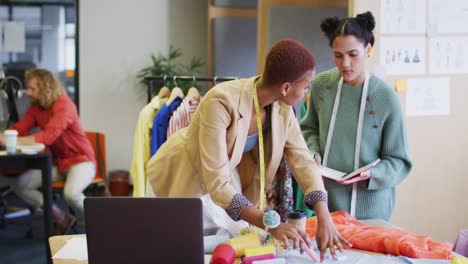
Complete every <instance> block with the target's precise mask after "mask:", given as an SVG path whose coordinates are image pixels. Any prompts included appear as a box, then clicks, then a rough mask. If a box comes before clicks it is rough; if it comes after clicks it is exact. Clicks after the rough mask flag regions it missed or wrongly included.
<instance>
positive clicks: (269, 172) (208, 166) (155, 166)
mask: <svg viewBox="0 0 468 264" xmlns="http://www.w3.org/2000/svg"><path fill="white" fill-rule="evenodd" d="M255 78H256V77H252V78H248V79H239V80H235V81H230V82H224V83H221V84H219V85H216V86H215V87H213V88H212V89H211V90H210V91H209V92H208V93H207V94H206V95H205V96H204V97H203V101H202V102H201V103H200V105H199V106H198V109H197V111H196V112H195V115H194V118H193V120H192V122H191V123H190V125H189V126H188V127H186V128H184V129H182V130H179V131H178V132H177V133H176V134H174V135H172V136H171V137H170V138H169V139H168V140H167V141H166V143H165V144H164V145H162V146H161V148H160V149H159V150H158V152H157V153H156V154H155V155H154V156H153V157H152V158H151V159H150V161H149V162H148V165H147V166H146V169H147V175H148V179H149V181H150V184H151V187H152V189H153V192H154V194H155V195H156V196H158V197H200V196H202V195H204V194H207V193H209V194H210V197H211V199H212V200H213V202H215V203H216V204H217V205H218V206H220V207H222V208H227V207H228V206H229V204H230V202H231V201H232V197H233V196H234V195H235V194H237V193H238V191H236V189H235V188H234V185H233V181H234V180H233V179H234V177H233V170H237V171H238V172H239V176H240V181H241V187H242V194H243V195H244V196H245V197H247V199H249V200H250V201H251V202H253V203H254V204H255V203H257V202H258V200H259V196H260V195H259V191H260V177H259V173H258V166H257V165H256V162H255V160H256V159H257V157H258V155H255V154H254V153H253V152H254V151H255V149H254V150H252V151H251V152H248V153H245V154H244V152H243V151H244V146H245V142H246V140H247V134H248V130H249V127H250V121H251V118H252V110H253V86H254V80H255ZM270 118H271V120H270V121H271V122H270V124H271V125H270V128H269V130H268V132H267V133H265V161H266V164H265V166H266V167H265V186H269V185H270V184H271V182H272V180H273V179H274V176H275V174H276V172H277V170H278V167H279V164H280V162H281V158H282V157H283V156H284V157H285V158H286V160H287V161H288V164H290V166H291V170H292V172H293V175H294V176H295V177H296V178H297V180H298V182H299V184H300V185H301V187H302V189H303V190H304V192H305V193H309V192H311V191H315V190H322V191H325V189H324V186H323V182H322V177H321V175H320V171H319V168H318V167H317V165H316V164H315V162H314V159H313V157H312V153H311V152H310V151H309V149H308V148H307V145H306V143H305V141H304V138H303V137H302V134H301V130H300V128H299V123H298V122H297V119H296V117H295V116H294V112H293V109H292V107H291V106H289V105H286V104H283V103H280V102H275V103H273V105H272V107H271V117H270Z"/></svg>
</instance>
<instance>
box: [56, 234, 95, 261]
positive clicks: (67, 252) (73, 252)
mask: <svg viewBox="0 0 468 264" xmlns="http://www.w3.org/2000/svg"><path fill="white" fill-rule="evenodd" d="M52 258H53V259H76V260H88V247H87V245H86V237H74V238H72V239H70V240H68V241H67V243H66V244H65V246H63V248H61V249H60V250H59V251H58V252H57V253H55V255H54V256H53V257H52Z"/></svg>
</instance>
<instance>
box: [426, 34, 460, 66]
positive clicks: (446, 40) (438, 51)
mask: <svg viewBox="0 0 468 264" xmlns="http://www.w3.org/2000/svg"><path fill="white" fill-rule="evenodd" d="M429 56H430V62H429V72H430V73H433V74H460V73H468V37H438V38H432V39H431V40H430V42H429Z"/></svg>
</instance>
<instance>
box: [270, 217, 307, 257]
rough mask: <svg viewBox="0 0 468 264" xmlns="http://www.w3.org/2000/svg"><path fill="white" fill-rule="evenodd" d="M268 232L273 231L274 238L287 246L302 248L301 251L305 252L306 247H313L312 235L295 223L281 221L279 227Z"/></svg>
mask: <svg viewBox="0 0 468 264" xmlns="http://www.w3.org/2000/svg"><path fill="white" fill-rule="evenodd" d="M268 232H270V233H271V235H272V236H273V238H275V239H276V240H278V241H281V242H282V243H283V245H284V247H286V248H289V247H290V246H293V247H294V248H300V251H301V253H302V252H304V247H308V248H312V240H311V239H310V237H309V236H308V235H307V234H306V233H305V232H304V231H302V230H300V229H298V228H297V227H296V226H295V225H291V224H286V223H281V224H280V225H279V226H278V227H276V228H272V229H269V230H268ZM290 243H292V245H291V244H290Z"/></svg>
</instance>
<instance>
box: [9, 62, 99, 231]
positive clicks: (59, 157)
mask: <svg viewBox="0 0 468 264" xmlns="http://www.w3.org/2000/svg"><path fill="white" fill-rule="evenodd" d="M26 83H27V95H28V96H29V97H30V99H31V107H30V108H29V109H28V110H27V111H26V113H25V114H24V116H23V117H22V118H21V119H20V120H19V121H18V122H17V123H16V124H14V125H13V126H12V127H11V128H9V129H13V130H17V131H18V135H19V137H18V142H19V143H22V142H23V143H31V142H37V143H42V144H44V145H46V147H48V148H49V149H50V150H51V152H52V157H53V163H54V167H53V168H52V181H57V180H63V179H66V181H65V187H64V190H63V192H64V197H65V200H66V201H67V203H68V204H69V205H70V206H71V207H72V208H73V209H74V210H75V212H81V213H83V200H84V198H85V196H84V194H83V190H84V189H85V188H86V187H87V186H88V185H89V184H90V183H91V181H92V180H93V178H94V176H95V172H96V169H95V167H96V166H95V164H96V161H95V157H94V151H93V149H92V147H91V143H90V142H89V140H88V138H87V137H86V134H85V132H84V130H83V127H82V126H81V122H80V120H79V118H78V112H77V110H76V106H75V104H74V103H73V102H72V100H71V99H70V97H68V95H67V94H66V92H65V89H64V88H63V86H62V85H61V84H60V82H59V80H57V78H56V77H55V76H53V74H52V73H51V72H49V71H47V70H44V69H32V70H29V71H27V72H26ZM35 127H39V128H40V131H39V132H36V133H33V134H29V133H30V131H31V130H32V129H33V128H35ZM4 144H5V139H4V136H3V135H0V145H4ZM2 180H3V181H6V182H8V183H9V184H10V186H11V188H12V189H13V191H14V192H15V193H16V194H17V195H18V196H19V197H20V198H22V199H23V200H24V201H26V202H27V203H28V204H29V205H30V206H32V207H33V208H34V209H38V208H40V207H41V206H42V203H43V199H42V194H41V193H40V192H39V191H38V188H39V187H40V186H41V184H42V180H41V172H40V171H39V170H28V171H26V172H24V173H22V174H21V175H20V176H17V177H6V176H3V175H0V181H2ZM52 214H53V216H54V219H55V221H56V223H57V225H56V226H57V233H59V234H60V233H61V234H63V233H65V232H66V231H67V229H68V228H70V227H71V226H72V225H73V223H74V222H75V218H74V217H73V216H72V215H70V214H66V213H65V212H63V211H62V210H61V209H60V208H58V207H57V206H55V205H54V206H53V208H52Z"/></svg>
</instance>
